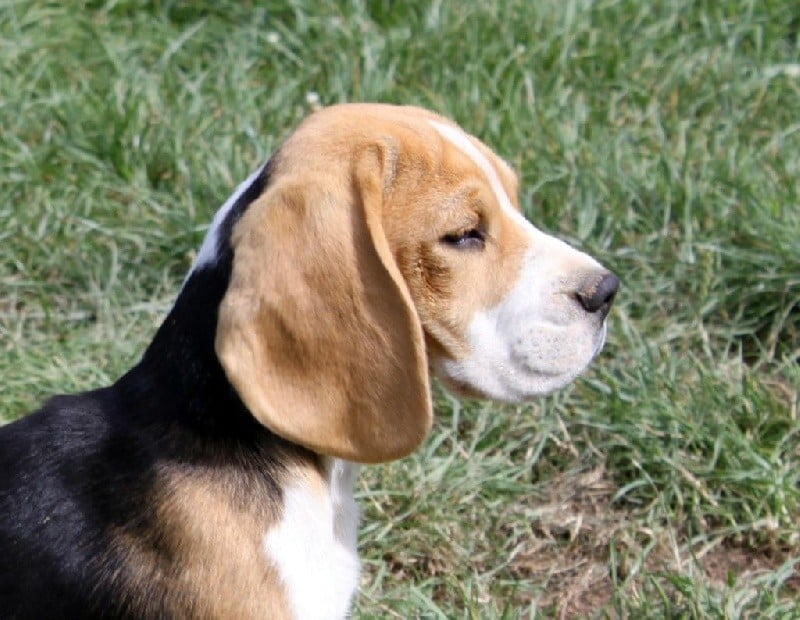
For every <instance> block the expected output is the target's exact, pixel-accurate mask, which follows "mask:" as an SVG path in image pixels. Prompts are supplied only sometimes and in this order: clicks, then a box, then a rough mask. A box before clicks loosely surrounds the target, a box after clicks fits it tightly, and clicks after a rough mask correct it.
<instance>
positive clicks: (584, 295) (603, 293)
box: [575, 271, 619, 318]
mask: <svg viewBox="0 0 800 620" xmlns="http://www.w3.org/2000/svg"><path fill="white" fill-rule="evenodd" d="M618 290H619V278H618V277H617V276H616V275H615V274H614V273H612V272H610V271H607V272H605V273H604V274H602V275H600V276H593V277H591V278H587V279H586V280H585V281H584V283H583V286H582V287H581V288H580V289H578V291H577V292H576V293H575V296H576V297H577V298H578V301H579V302H580V304H581V306H583V309H584V310H586V312H591V313H592V314H594V313H600V314H601V315H602V316H603V318H605V316H606V315H607V314H608V311H609V310H610V309H611V304H612V303H613V302H614V297H615V296H616V294H617V291H618Z"/></svg>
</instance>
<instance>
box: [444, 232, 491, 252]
mask: <svg viewBox="0 0 800 620" xmlns="http://www.w3.org/2000/svg"><path fill="white" fill-rule="evenodd" d="M442 242H443V243H445V244H447V245H449V246H452V247H454V248H459V249H475V250H481V249H483V246H484V245H485V243H486V235H485V234H484V233H483V232H482V231H480V230H478V229H477V228H471V229H469V230H464V231H461V232H457V233H451V234H449V235H445V236H444V237H442Z"/></svg>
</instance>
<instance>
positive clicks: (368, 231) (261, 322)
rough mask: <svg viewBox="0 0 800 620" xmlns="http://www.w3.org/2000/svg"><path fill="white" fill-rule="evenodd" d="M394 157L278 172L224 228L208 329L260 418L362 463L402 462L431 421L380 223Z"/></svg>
mask: <svg viewBox="0 0 800 620" xmlns="http://www.w3.org/2000/svg"><path fill="white" fill-rule="evenodd" d="M391 157H392V155H391V151H390V150H389V149H388V148H387V147H382V146H376V147H374V148H370V149H366V150H365V151H362V154H361V155H360V156H359V157H358V159H357V160H356V161H354V162H349V163H347V164H345V163H344V162H342V164H341V165H342V166H343V167H344V168H342V170H341V171H339V173H335V174H330V175H318V176H315V177H312V178H309V177H308V176H306V175H302V176H296V177H294V178H293V177H292V176H291V174H290V173H284V174H283V175H281V174H278V177H277V178H275V181H274V183H273V185H272V186H271V187H270V188H269V189H268V190H267V191H266V192H265V194H264V195H263V196H262V197H261V198H259V199H258V200H257V201H256V202H255V203H253V204H252V205H251V206H250V207H249V208H248V209H247V211H246V212H245V214H244V215H243V216H242V218H241V220H240V221H239V223H238V224H237V225H236V227H235V228H234V231H233V235H232V237H231V243H232V246H233V248H234V261H233V272H232V275H231V282H230V285H229V287H228V291H227V293H226V295H225V297H224V298H223V300H222V303H221V306H220V309H219V322H218V327H217V334H216V350H217V355H218V356H219V359H220V361H221V363H222V366H223V368H224V369H225V373H226V375H227V376H228V379H229V380H230V382H231V383H232V384H233V386H234V388H235V389H236V390H237V392H238V393H239V396H240V397H241V399H242V401H243V402H244V404H245V405H246V406H247V407H248V409H249V410H250V411H251V412H252V414H253V415H254V416H255V417H256V419H258V420H259V422H261V423H262V424H264V425H265V426H266V427H268V428H269V429H270V430H272V431H273V432H275V433H276V434H278V435H281V436H282V437H285V438H287V439H289V440H291V441H293V442H295V443H298V444H300V445H303V446H305V447H307V448H310V449H311V450H314V451H315V452H319V453H322V454H327V455H332V456H337V457H340V458H345V459H348V460H352V461H358V462H363V463H374V462H381V461H387V460H391V459H394V458H399V457H402V456H405V455H406V454H408V453H409V452H411V451H412V450H413V449H414V448H416V447H417V446H418V445H419V444H420V442H421V441H422V440H423V439H424V437H425V436H426V435H427V433H428V431H429V430H430V425H431V420H432V408H431V396H430V388H429V379H428V367H427V358H426V354H425V345H424V338H423V334H422V327H421V325H420V321H419V318H418V317H417V313H416V310H415V308H414V306H413V304H412V302H411V297H410V295H409V292H408V288H407V286H406V284H405V282H404V280H403V278H402V276H401V275H400V272H399V270H398V268H397V265H396V263H395V261H394V258H393V256H392V253H391V251H390V248H389V245H388V242H387V240H386V236H385V234H384V231H383V225H382V206H383V197H384V188H385V183H386V182H387V178H386V175H390V174H391V172H390V170H391V168H392V167H393V166H392V164H391V163H390V162H388V161H387V158H389V159H391ZM384 164H386V165H384ZM385 168H386V169H387V170H386V175H385V174H384V169H385Z"/></svg>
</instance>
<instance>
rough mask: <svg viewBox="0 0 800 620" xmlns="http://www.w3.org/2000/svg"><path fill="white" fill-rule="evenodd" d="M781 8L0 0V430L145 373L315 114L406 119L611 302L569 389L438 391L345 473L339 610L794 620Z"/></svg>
mask: <svg viewBox="0 0 800 620" xmlns="http://www.w3.org/2000/svg"><path fill="white" fill-rule="evenodd" d="M799 32H800V5H798V4H796V3H793V2H789V1H779V0H763V1H755V0H753V1H744V0H718V1H712V0H707V1H705V2H703V1H688V0H674V1H667V0H660V1H659V0H656V1H653V2H646V1H644V0H642V1H633V0H606V1H602V0H599V1H597V2H588V1H577V0H542V1H533V0H502V1H501V0H498V1H494V2H489V1H484V2H479V1H476V2H448V1H433V2H422V1H420V2H392V1H391V0H384V1H375V2H341V3H336V2H322V1H316V2H312V1H311V0H291V1H289V2H276V1H267V2H261V3H253V2H235V3H234V2H228V1H220V2H212V1H210V0H207V1H205V2H168V1H163V2H141V1H140V2H137V1H133V0H120V1H118V2H113V1H111V2H107V3H103V2H88V3H78V2H63V3H54V2H51V3H48V2H28V1H13V0H0V291H1V292H0V351H2V355H1V356H0V420H4V421H8V420H12V419H14V418H16V417H18V416H20V415H22V414H24V413H25V412H27V411H30V410H31V409H33V408H35V407H36V406H37V405H38V404H39V403H41V402H42V401H43V400H44V399H45V398H47V396H48V395H52V394H54V393H59V392H70V391H78V390H85V389H90V388H93V387H97V386H100V385H103V384H107V383H109V382H111V381H113V380H114V379H115V378H116V377H118V376H119V375H120V374H121V373H122V372H123V371H124V370H125V369H126V368H128V367H129V366H130V365H132V364H133V363H134V362H135V361H136V360H137V359H138V356H139V355H140V354H141V353H142V351H143V349H144V347H145V346H146V344H147V342H148V339H149V338H150V337H151V336H152V335H153V333H154V331H155V329H156V327H157V325H158V324H159V322H160V320H161V319H162V318H163V317H164V315H165V313H166V311H167V310H168V309H169V307H170V305H171V303H172V301H173V299H174V297H175V294H176V292H177V290H178V288H179V286H180V282H181V280H182V277H183V275H184V274H185V272H186V270H187V269H188V267H189V265H190V264H191V261H192V258H193V252H194V251H195V250H196V249H197V248H198V247H199V244H200V242H201V240H202V236H203V233H204V231H205V228H206V227H207V225H208V223H209V222H210V219H211V216H212V214H213V213H214V211H215V210H216V208H217V207H218V206H219V205H220V204H221V203H222V202H223V201H224V200H225V198H226V197H227V196H228V195H229V194H230V192H231V191H232V190H233V188H234V187H235V186H236V185H237V184H238V182H239V181H241V180H242V179H244V178H245V177H246V176H247V174H248V173H249V172H250V171H251V170H252V169H253V168H254V167H255V166H256V165H258V164H259V163H260V162H263V161H264V160H265V159H266V158H267V157H268V156H269V153H270V152H271V151H272V150H273V149H274V148H275V147H276V146H277V145H278V144H279V143H280V141H281V140H282V139H283V138H284V137H286V136H287V135H288V133H289V132H290V131H291V128H292V127H293V126H294V125H296V123H297V122H298V121H299V120H300V119H302V118H303V117H304V116H305V115H306V114H308V113H309V111H310V110H311V109H313V108H314V107H316V106H317V105H319V104H323V105H324V104H328V103H334V102H340V101H385V102H397V103H414V104H418V105H423V106H426V107H430V108H432V109H435V110H437V111H439V112H441V113H443V114H445V115H447V116H450V117H452V118H454V119H456V120H457V121H459V122H460V123H461V124H462V125H463V126H464V127H465V128H466V129H467V130H469V131H470V132H472V133H474V134H475V135H477V136H479V137H480V138H482V139H483V140H484V141H485V142H487V143H488V144H490V145H492V146H493V147H494V148H495V150H497V151H498V152H499V153H501V154H502V155H503V156H505V157H506V158H507V159H508V161H509V162H510V163H511V164H512V165H513V166H514V167H515V168H516V169H517V170H518V171H519V173H520V177H521V181H522V183H521V187H522V189H521V202H522V204H523V205H524V208H525V211H526V214H527V215H528V216H529V217H530V218H531V219H532V220H533V221H534V222H536V223H537V224H538V225H539V226H540V227H542V228H545V229H546V230H549V231H551V232H553V233H555V234H558V235H559V236H561V237H562V238H564V239H566V240H568V241H570V242H571V243H573V244H575V245H576V246H579V247H581V248H583V249H585V250H586V251H588V252H590V253H592V254H594V255H596V256H598V257H599V258H600V259H601V260H602V261H604V262H605V263H606V264H607V265H609V266H611V267H612V268H613V269H615V271H616V272H617V273H618V274H619V275H620V277H621V279H622V281H623V289H622V291H621V293H620V295H619V297H618V301H617V304H616V305H615V308H614V310H613V312H612V315H611V318H610V337H609V342H608V344H607V346H606V348H605V350H604V352H603V354H602V355H601V357H600V358H599V359H598V361H597V362H596V363H595V364H594V366H593V367H592V369H591V370H590V372H588V373H587V374H586V376H585V377H584V378H582V379H580V380H578V381H577V382H576V383H575V384H574V385H573V386H571V387H569V388H567V389H565V390H563V391H561V392H560V393H558V394H556V395H554V396H553V397H550V398H547V399H544V400H542V401H539V402H537V403H534V404H531V405H529V406H523V407H507V406H497V405H490V404H484V403H478V402H459V401H456V400H454V399H453V398H451V397H449V396H448V395H446V394H445V393H444V392H442V391H441V390H440V389H438V388H436V390H435V398H436V406H437V421H436V424H435V426H434V429H433V432H432V434H431V436H430V438H429V440H428V441H427V443H426V444H425V445H424V446H423V447H422V448H421V449H420V450H419V451H418V452H417V453H415V454H414V455H413V456H411V457H408V458H406V459H404V460H402V461H399V462H396V463H392V464H388V465H386V466H380V467H370V468H367V469H365V470H364V473H363V474H362V476H361V479H360V481H359V484H358V487H357V494H358V497H359V501H360V503H361V505H362V507H363V512H364V519H363V527H362V535H361V540H360V549H361V552H362V556H363V559H364V567H365V571H364V575H363V579H362V589H361V594H360V596H359V598H358V600H357V603H356V609H355V617H358V618H378V617H389V618H390V617H397V618H409V617H425V618H462V617H470V618H494V617H505V618H518V617H520V618H527V617H554V616H555V617H584V616H585V617H630V618H663V617H668V618H740V617H741V618H759V617H774V618H798V617H800V603H798V602H796V601H797V599H800V575H799V571H800V524H799V523H798V521H799V519H800V422H799V421H798V391H799V390H800V367H799V366H798V361H799V358H800V200H799V199H798V198H799V196H800V34H798V33H799Z"/></svg>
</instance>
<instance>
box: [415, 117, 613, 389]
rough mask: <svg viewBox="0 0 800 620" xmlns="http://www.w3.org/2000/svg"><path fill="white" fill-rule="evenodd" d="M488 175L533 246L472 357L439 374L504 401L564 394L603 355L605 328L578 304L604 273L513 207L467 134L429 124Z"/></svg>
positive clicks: (473, 333) (476, 336) (481, 325)
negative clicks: (588, 284)
mask: <svg viewBox="0 0 800 620" xmlns="http://www.w3.org/2000/svg"><path fill="white" fill-rule="evenodd" d="M430 123H431V125H432V126H433V127H434V128H435V129H436V131H437V132H439V134H440V135H441V136H442V137H443V138H445V139H446V140H447V141H448V142H450V143H451V144H452V145H454V146H455V147H457V148H458V149H460V150H461V151H462V152H463V153H464V154H465V155H466V156H467V157H469V159H470V160H472V161H473V162H474V163H475V165H476V166H477V167H478V168H479V169H480V170H481V172H483V174H484V175H485V177H486V180H487V181H488V182H489V186H490V187H491V188H492V190H493V192H494V194H495V196H496V198H497V201H498V203H499V204H500V206H501V208H502V211H503V214H504V215H506V216H507V217H509V218H510V219H511V220H512V221H513V222H515V223H516V224H517V225H518V226H519V227H520V228H521V229H522V231H523V232H524V234H525V236H526V237H527V238H528V239H529V246H528V250H527V252H526V255H525V257H524V259H523V263H522V269H521V270H520V273H519V274H518V276H517V281H516V283H515V284H514V285H513V286H512V287H511V289H510V291H509V292H508V293H507V294H506V295H505V297H504V299H503V300H502V301H501V302H500V303H499V304H498V305H497V306H495V307H494V308H490V309H489V310H484V311H480V312H477V313H476V315H475V317H474V318H473V320H472V322H471V324H470V327H469V333H468V334H467V339H468V342H469V344H470V354H469V355H468V356H467V357H465V358H461V359H457V360H445V361H443V362H441V364H440V366H439V368H437V371H438V374H439V375H440V376H441V378H442V379H443V380H444V381H445V382H446V383H451V384H455V385H458V386H467V387H468V388H470V389H471V390H473V391H475V392H478V393H479V394H481V395H483V396H485V397H488V398H492V399H496V400H501V401H509V402H522V401H525V400H528V399H530V398H532V397H535V396H540V395H543V394H547V393H549V392H552V391H553V390H556V389H558V388H560V387H563V386H564V385H566V384H567V383H569V382H570V381H571V380H572V379H574V378H575V377H576V376H577V375H579V374H580V373H581V372H582V371H583V370H584V369H585V368H586V366H587V365H588V364H589V362H591V360H592V358H594V356H595V355H597V353H598V352H599V351H600V349H601V348H602V346H603V343H604V341H605V334H606V325H605V321H604V320H603V318H601V317H600V316H599V315H597V314H591V313H588V312H586V311H585V310H584V309H583V308H582V307H581V305H580V304H579V303H578V302H577V300H576V298H575V293H576V291H577V290H578V288H579V287H580V286H582V284H583V283H584V282H585V280H586V279H587V278H589V277H592V276H593V275H595V276H596V275H598V274H601V273H603V272H604V269H603V268H602V266H601V265H600V264H599V263H598V262H597V261H595V260H594V259H593V258H591V257H590V256H588V255H586V254H584V253H582V252H579V251H577V250H575V249H574V248H572V247H570V246H569V245H567V244H566V243H564V242H563V241H560V240H559V239H556V238H555V237H552V236H550V235H547V234H545V233H543V232H542V231H540V230H539V229H537V228H536V227H534V226H533V224H531V223H530V222H529V221H528V220H527V219H525V217H524V216H523V215H522V213H520V212H519V211H518V210H517V209H515V208H514V206H513V204H512V202H511V200H510V199H509V196H508V194H507V193H506V191H505V188H504V187H503V184H502V183H501V181H500V178H499V176H498V174H497V172H496V170H495V169H494V167H493V166H492V164H491V163H490V162H489V160H488V159H487V158H486V157H485V156H484V155H483V153H481V151H480V150H479V149H478V147H477V146H475V144H474V143H473V142H472V140H471V139H470V138H469V136H467V135H466V134H465V133H464V132H463V131H461V130H460V129H458V128H457V127H454V126H452V125H448V124H445V123H441V122H438V121H430Z"/></svg>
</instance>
